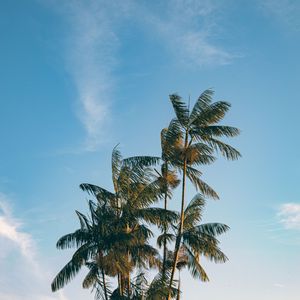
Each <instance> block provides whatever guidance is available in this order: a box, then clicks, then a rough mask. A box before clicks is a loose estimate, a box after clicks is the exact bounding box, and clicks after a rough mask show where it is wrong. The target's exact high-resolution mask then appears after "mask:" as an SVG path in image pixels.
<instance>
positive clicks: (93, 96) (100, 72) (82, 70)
mask: <svg viewBox="0 0 300 300" xmlns="http://www.w3.org/2000/svg"><path fill="white" fill-rule="evenodd" d="M54 3H55V8H57V9H58V10H59V11H60V13H61V15H62V17H63V18H64V19H65V20H67V22H68V25H69V28H68V30H67V36H66V39H65V47H66V49H65V60H66V65H67V69H68V70H69V72H70V74H71V76H72V78H73V80H74V83H75V86H76V89H77V92H78V102H77V115H78V117H79V119H80V120H81V122H82V124H83V125H84V128H85V130H86V132H87V139H86V143H85V150H90V151H93V150H95V149H96V148H97V146H98V145H99V144H100V143H101V140H103V138H104V137H105V136H106V135H105V134H103V132H104V131H105V130H106V128H105V127H104V124H105V125H107V122H108V121H109V119H110V105H111V102H112V94H113V88H114V85H115V80H114V76H113V72H114V69H115V66H116V65H117V62H118V60H117V58H116V57H117V55H116V52H117V49H118V46H119V39H118V37H117V34H116V32H115V28H114V26H115V24H116V23H117V22H118V20H119V18H120V17H122V15H123V14H126V9H127V4H126V3H127V1H123V3H122V2H121V3H119V5H117V3H116V2H115V1H98V0H86V1H76V0H71V1H55V2H54Z"/></svg>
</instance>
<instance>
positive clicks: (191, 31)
mask: <svg viewBox="0 0 300 300" xmlns="http://www.w3.org/2000/svg"><path fill="white" fill-rule="evenodd" d="M48 1H50V0H48ZM53 1H54V2H53ZM53 1H52V2H51V3H54V7H55V8H56V9H58V10H59V12H60V13H61V16H62V17H63V18H64V20H67V24H68V26H69V27H68V29H67V30H66V32H67V34H66V39H65V47H66V49H65V60H66V65H67V68H68V70H69V72H70V74H71V76H72V78H73V80H74V83H75V86H76V89H77V93H78V101H77V114H78V117H79V119H80V120H81V122H82V124H83V125H84V128H85V130H86V133H87V140H86V144H85V150H91V151H93V150H95V149H97V147H98V146H99V144H100V143H101V141H102V140H103V138H107V135H106V134H104V132H107V126H108V123H109V121H110V119H111V112H110V109H111V103H112V102H113V94H114V90H115V88H116V80H115V78H116V77H115V76H114V74H115V71H116V66H118V65H119V62H120V59H121V58H122V57H121V56H120V55H119V53H118V50H119V48H120V45H122V42H123V41H122V38H120V35H119V29H120V28H121V27H122V26H126V24H127V23H128V22H129V23H130V22H135V23H136V24H138V26H139V29H142V30H144V33H146V32H147V33H146V34H144V35H143V36H140V38H141V39H145V38H147V34H149V32H150V34H154V35H155V36H156V37H157V39H156V41H157V40H158V41H159V43H161V45H162V46H164V47H166V48H167V49H168V51H169V53H171V54H172V55H173V56H174V57H175V58H176V61H178V62H182V63H184V64H188V65H193V66H195V65H196V66H198V67H199V66H204V65H223V64H228V63H230V62H231V60H232V59H233V57H234V56H233V55H232V54H230V53H229V52H227V51H226V50H224V49H223V48H222V47H220V46H218V45H217V44H216V43H214V42H213V41H212V40H213V37H215V36H217V35H218V34H217V31H218V30H219V29H220V28H221V27H222V26H220V25H219V24H217V23H218V22H217V18H216V16H217V15H218V14H219V12H220V11H221V9H220V8H221V7H222V5H221V4H220V1H214V0H211V1H208V0H201V1H199V0H174V1H166V2H164V1H163V2H147V1H131V0H122V1H115V0H112V1H101V0H86V1H79V0H71V1H55V0H53ZM221 2H223V1H221ZM120 25H121V26H120ZM149 29H150V30H149ZM217 29H218V30H217ZM139 34H140V33H139ZM143 71H144V70H143Z"/></svg>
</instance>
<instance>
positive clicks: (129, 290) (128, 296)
mask: <svg viewBox="0 0 300 300" xmlns="http://www.w3.org/2000/svg"><path fill="white" fill-rule="evenodd" d="M127 293H128V295H127V298H128V299H130V293H131V289H130V273H129V272H128V275H127Z"/></svg>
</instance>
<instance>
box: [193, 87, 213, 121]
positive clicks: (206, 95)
mask: <svg viewBox="0 0 300 300" xmlns="http://www.w3.org/2000/svg"><path fill="white" fill-rule="evenodd" d="M213 94H214V91H213V90H211V89H207V90H205V91H204V92H203V93H202V94H201V95H200V96H199V97H198V99H197V101H196V103H195V105H194V107H193V110H192V112H191V116H190V124H192V123H193V122H194V120H196V119H197V117H198V115H199V114H200V113H201V112H202V111H203V110H205V109H206V108H207V106H209V105H210V104H211V102H212V96H213Z"/></svg>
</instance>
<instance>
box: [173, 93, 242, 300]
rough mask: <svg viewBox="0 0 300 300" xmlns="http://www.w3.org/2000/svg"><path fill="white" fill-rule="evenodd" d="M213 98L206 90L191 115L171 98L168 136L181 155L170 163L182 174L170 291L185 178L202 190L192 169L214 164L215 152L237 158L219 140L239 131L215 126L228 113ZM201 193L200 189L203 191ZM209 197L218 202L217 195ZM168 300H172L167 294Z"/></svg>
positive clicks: (223, 104) (179, 101) (179, 236)
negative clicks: (175, 141)
mask: <svg viewBox="0 0 300 300" xmlns="http://www.w3.org/2000/svg"><path fill="white" fill-rule="evenodd" d="M212 95H213V91H212V90H205V91H204V92H203V93H202V94H201V95H200V96H199V98H198V99H197V101H196V103H195V105H194V107H193V109H192V110H191V111H190V109H189V107H188V106H187V105H186V104H185V103H184V102H183V101H182V99H181V97H180V96H178V95H176V94H173V95H170V100H171V103H172V105H173V108H174V111H175V114H176V118H175V119H173V120H172V121H171V124H172V126H169V128H171V130H170V134H172V135H173V136H178V135H179V136H180V139H181V140H182V148H181V151H180V152H179V153H177V156H175V157H173V158H174V161H173V162H172V163H173V164H174V165H176V166H177V167H179V168H180V169H181V171H182V194H181V210H180V223H179V228H178V232H177V236H176V241H175V250H174V261H173V267H172V272H171V277H170V284H169V286H170V287H171V286H172V282H173V279H174V274H175V270H176V265H177V261H178V254H179V249H180V244H181V240H182V234H183V223H184V211H185V189H186V177H188V178H189V179H190V180H191V181H192V183H193V184H194V185H195V186H196V188H201V186H200V185H201V183H202V182H199V175H201V173H200V172H199V171H198V170H197V169H194V168H193V167H192V166H194V165H196V166H197V165H201V164H203V163H211V162H212V161H213V160H214V157H212V154H213V152H214V151H219V152H221V154H222V155H224V156H225V157H226V158H227V159H231V160H234V159H237V158H239V156H240V153H239V152H238V151H237V150H236V149H234V148H233V147H231V146H230V145H228V144H226V143H224V142H222V141H220V140H219V137H234V136H236V135H238V134H239V130H238V129H237V128H235V127H230V126H223V125H218V123H219V122H220V121H221V120H222V119H223V118H224V116H225V114H226V112H227V111H228V110H229V108H230V104H229V103H227V102H224V101H219V102H214V103H212ZM175 152H176V151H175ZM188 169H190V174H189V173H188V171H187V170H188ZM204 189H205V188H204V187H203V185H202V190H204ZM211 194H212V195H213V196H214V197H215V198H217V195H216V194H215V195H214V193H211ZM168 299H171V294H170V293H169V296H168Z"/></svg>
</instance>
